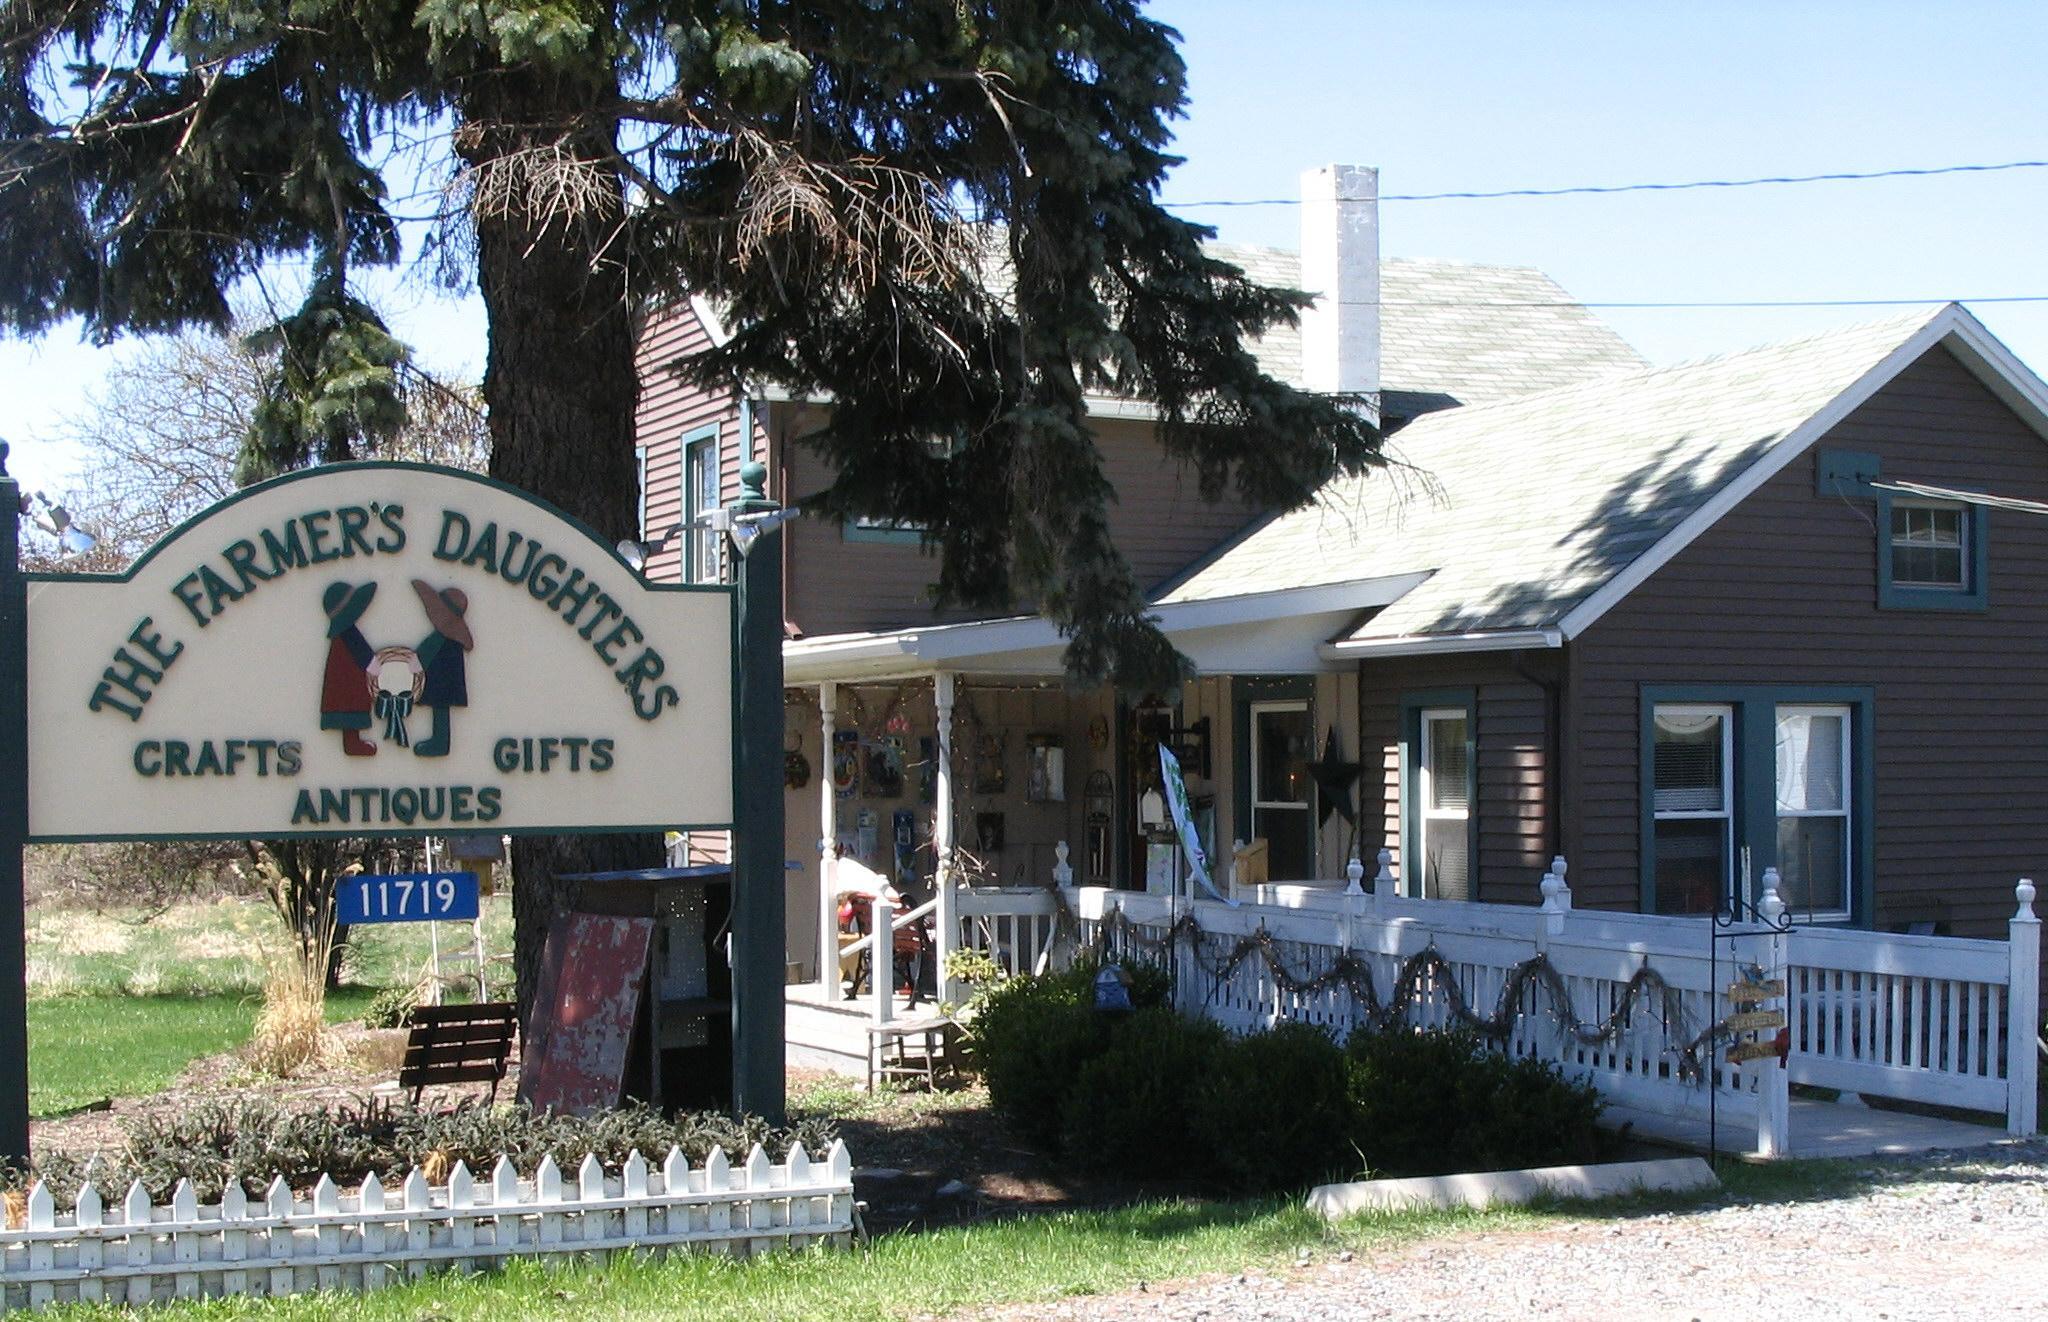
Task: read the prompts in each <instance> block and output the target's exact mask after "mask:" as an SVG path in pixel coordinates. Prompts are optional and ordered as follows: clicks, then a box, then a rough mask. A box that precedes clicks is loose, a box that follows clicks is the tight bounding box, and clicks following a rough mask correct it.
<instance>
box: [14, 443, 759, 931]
mask: <svg viewBox="0 0 2048 1322" xmlns="http://www.w3.org/2000/svg"><path fill="white" fill-rule="evenodd" d="M26 577H27V578H28V580H29V581H28V588H27V595H28V644H27V647H28V668H29V683H28V703H29V742H28V770H29V786H28V814H29V820H28V824H29V831H30V834H31V837H32V838H34V839H38V840H115V839H144V840H149V839H179V838H185V839H211V838H230V839H239V838H242V837H245V836H249V837H260V838H266V839H268V838H275V837H278V836H323V835H324V836H391V835H438V834H446V833H452V834H458V835H459V834H464V833H468V832H477V833H482V834H484V835H487V836H489V837H490V838H491V839H493V840H495V839H496V838H497V837H498V836H500V835H503V834H505V833H507V832H552V831H560V830H588V829H603V830H610V831H630V830H661V829H664V828H670V827H691V826H711V827H724V826H728V825H730V824H731V822H732V819H733V802H734V798H733V789H732V780H733V766H732V754H733V722H732V707H733V688H734V680H733V665H734V642H733V625H734V618H735V617H734V608H733V594H732V590H731V589H730V588H725V587H720V586H706V585H693V586H684V587H679V586H675V585H672V584H651V583H648V582H646V581H645V580H644V579H643V578H642V577H641V576H640V575H639V574H638V573H636V572H635V571H634V570H633V568H632V566H630V565H629V564H628V563H627V562H626V561H624V560H622V559H621V558H620V557H619V554H618V552H617V551H616V550H614V549H613V548H612V547H611V546H609V545H607V544H606V543H604V542H603V541H601V540H599V539H598V538H597V536H596V535H595V534H593V533H592V532H591V531H590V530H589V529H588V528H586V527H584V526H583V525H582V524H579V523H577V522H575V521H574V520H572V519H570V518H569V517H568V516H566V515H564V514H562V513H561V512H560V511H558V510H555V509H552V508H550V507H548V506H546V505H543V504H541V503H540V502H538V501H536V500H534V499H533V498H532V497H530V496H527V495H525V494H524V493H522V492H519V491H515V490H513V489H512V488H510V487H507V486H504V485H501V484H499V483H495V482H492V481H489V480H487V479H485V478H481V477H477V476H474V475H472V474H469V473H459V472H454V471H452V470H449V469H441V468H432V467H427V466H424V465H419V464H398V463H370V464H327V465H322V466H321V467H318V468H313V469H309V470H307V471H305V472H302V473H293V474H290V475H288V476H285V477H281V478H278V479H276V480H274V481H271V482H266V483H263V484H262V485H260V486H254V487H250V488H249V489H248V490H246V491H242V492H239V493H237V494H236V495H234V496H232V497H230V498H229V499H227V500H224V501H222V502H220V503H219V504H217V505H215V506H213V507H211V508H210V509H208V510H206V511H205V512H204V513H202V514H200V515H199V516H197V517H196V518H194V519H193V520H192V521H191V522H189V523H186V524H185V525H183V526H182V527H180V528H178V529H177V530H176V531H174V532H172V533H170V534H169V535H168V536H166V537H165V538H164V539H163V540H162V541H160V542H158V543H157V544H156V545H155V546H154V547H152V548H151V549H150V550H149V552H148V553H147V554H145V555H143V556H141V557H140V558H139V559H137V560H136V561H135V563H134V564H133V565H132V566H131V567H130V568H129V569H128V570H126V571H125V572H123V573H120V574H68V573H38V574H30V575H27V576H26ZM7 755H8V756H10V757H11V756H14V755H15V753H14V750H11V749H10V750H9V751H8V754H7ZM777 966H778V968H779V967H780V964H779V961H778V965H777Z"/></svg>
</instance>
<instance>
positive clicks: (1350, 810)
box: [1308, 726, 1365, 826]
mask: <svg viewBox="0 0 2048 1322" xmlns="http://www.w3.org/2000/svg"><path fill="white" fill-rule="evenodd" d="M1364 769H1365V767H1364V765H1363V764H1362V763H1358V762H1347V761H1345V760H1344V755H1343V753H1342V752H1340V751H1339V750H1338V748H1337V730H1336V727H1334V726H1332V727H1331V729H1330V734H1329V738H1328V739H1326V740H1325V741H1324V742H1323V756H1322V758H1321V759H1320V760H1319V761H1315V762H1311V763H1309V764H1308V774H1309V777H1310V779H1312V780H1314V781H1315V783H1316V800H1317V802H1319V803H1320V804H1321V805H1322V807H1321V809H1320V810H1319V815H1318V816H1317V818H1316V824H1317V825H1319V826H1320V825H1322V824H1324V823H1326V822H1328V821H1329V820H1330V813H1331V811H1332V810H1334V811H1336V812H1337V813H1339V814H1341V815H1342V816H1343V818H1344V820H1345V821H1347V822H1350V823H1351V824H1352V825H1354V826H1355V825H1357V824H1358V808H1357V806H1356V805H1355V804H1353V803H1352V802H1351V782H1353V781H1355V780H1357V779H1358V773H1359V772H1361V771H1363V770H1364Z"/></svg>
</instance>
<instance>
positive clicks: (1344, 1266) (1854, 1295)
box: [977, 1140, 2048, 1322]
mask: <svg viewBox="0 0 2048 1322" xmlns="http://www.w3.org/2000/svg"><path fill="white" fill-rule="evenodd" d="M1858 1169H1859V1170H1860V1171H1861V1172H1862V1177H1863V1178H1862V1179H1861V1180H1860V1181H1859V1186H1860V1187H1858V1188H1857V1189H1855V1190H1853V1191H1850V1192H1847V1193H1844V1194H1841V1195H1837V1196H1828V1197H1817V1198H1812V1199H1808V1200H1800V1201H1789V1202H1774V1203H1741V1202H1736V1201H1734V1200H1733V1199H1723V1200H1722V1201H1721V1202H1720V1203H1719V1204H1709V1205H1706V1206H1703V1207H1701V1208H1699V1209H1698V1210H1695V1211H1689V1212H1680V1213H1658V1214H1640V1215H1633V1216H1626V1217H1623V1218H1621V1219H1616V1220H1586V1221H1571V1222H1567V1223H1562V1224H1558V1225H1554V1226H1547V1227H1545V1228H1542V1229H1539V1230H1531V1231H1525V1232H1511V1233H1500V1232H1495V1233H1491V1234H1479V1233H1468V1234H1458V1235H1452V1236H1446V1237H1438V1238H1433V1239H1429V1240H1424V1241H1418V1242H1415V1243H1411V1244H1406V1245H1402V1246H1399V1247H1394V1248H1388V1249H1384V1250H1373V1251H1367V1252H1362V1253H1358V1254H1356V1255H1352V1254H1348V1253H1335V1252H1331V1251H1321V1252H1319V1253H1318V1254H1317V1255H1316V1256H1314V1257H1312V1258H1309V1259H1304V1260H1303V1261H1302V1262H1299V1263H1296V1264H1295V1265H1294V1266H1292V1267H1282V1268H1278V1269H1274V1270H1269V1271H1253V1272H1247V1273H1245V1274H1243V1275H1239V1276H1221V1277H1210V1278H1204V1279H1199V1280H1192V1281H1171V1282H1162V1283H1155V1284H1151V1285H1149V1286H1147V1287H1146V1288H1144V1289H1141V1290H1136V1291H1132V1292H1129V1293H1126V1294H1119V1295H1101V1296H1093V1297H1084V1298H1075V1299H1071V1300H1065V1301H1061V1302H1059V1303H1053V1304H1034V1305H1030V1306H1027V1307H1022V1308H1012V1309H996V1310H991V1311H989V1312H987V1313H984V1314H979V1315H977V1316H981V1317H988V1318H1005V1319H1012V1318H1088V1319H1098V1318H1106V1319H1133V1318H1145V1319H1195V1318H1207V1319H1225V1318H1258V1319H1268V1318H1270V1319H1276V1320H1279V1322H1311V1320H1313V1322H1329V1320H1334V1319H1352V1318H1442V1319H1458V1322H1471V1320H1472V1319H1476V1318H1525V1317H1538V1316H1543V1317H1559V1318H1588V1319H1603V1320H1605V1319H1612V1320H1613V1322H1624V1320H1625V1322H1638V1320H1639V1319H1648V1318H1679V1319H1685V1318H1700V1319H1741V1320H1742V1322H1768V1320H1769V1319H1778V1318H1783V1319H1805V1318H1823V1319H1826V1322H1845V1320H1846V1319H1863V1318H1885V1319H1908V1318H1969V1319H1976V1318H2022V1317H2035V1318H2048V1253H2044V1251H2043V1247H2042V1245H2043V1238H2042V1232H2043V1230H2044V1228H2048V1144H2044V1143H2042V1142H2040V1141H2038V1140H2037V1141H2035V1142H2032V1143H2028V1144H2025V1145H2009V1146H2001V1147H1998V1148H1993V1149H1987V1150H1979V1151H1976V1152H1972V1153H1960V1154H1939V1153H1929V1154H1923V1155H1921V1156H1917V1157H1913V1158H1895V1159H1870V1160H1868V1161H1866V1162H1864V1163H1862V1165H1861V1166H1859V1168H1858Z"/></svg>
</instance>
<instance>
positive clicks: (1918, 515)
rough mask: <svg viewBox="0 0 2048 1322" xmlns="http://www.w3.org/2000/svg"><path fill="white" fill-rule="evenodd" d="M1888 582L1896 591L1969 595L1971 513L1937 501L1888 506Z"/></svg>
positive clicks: (1892, 503)
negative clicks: (1889, 559)
mask: <svg viewBox="0 0 2048 1322" xmlns="http://www.w3.org/2000/svg"><path fill="white" fill-rule="evenodd" d="M1891 520H1892V526H1891V530H1890V536H1891V543H1892V545H1891V581H1892V583H1893V584H1894V585H1896V586H1898V587H1908V588H1935V589H1947V590H1950V591H1954V592H1968V591H1970V590H1971V588H1972V587H1973V586H1974V585H1973V584H1972V583H1971V582H1970V555H1969V553H1968V552H1969V545H1970V527H1969V523H1970V511H1969V510H1968V509H1967V508H1965V507H1964V506H1962V505H1959V504H1955V503H1952V502H1948V501H1938V500H1901V499H1897V498H1894V499H1893V500H1892V502H1891Z"/></svg>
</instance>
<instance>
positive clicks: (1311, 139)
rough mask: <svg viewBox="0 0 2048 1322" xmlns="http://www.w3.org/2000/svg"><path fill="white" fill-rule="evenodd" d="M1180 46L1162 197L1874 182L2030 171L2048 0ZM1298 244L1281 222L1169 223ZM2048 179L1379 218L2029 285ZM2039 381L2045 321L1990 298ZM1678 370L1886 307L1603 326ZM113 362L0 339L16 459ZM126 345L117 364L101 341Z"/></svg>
mask: <svg viewBox="0 0 2048 1322" xmlns="http://www.w3.org/2000/svg"><path fill="white" fill-rule="evenodd" d="M1151 9H1152V12H1153V14H1154V15H1155V16H1156V17H1158V18H1160V19H1161V20H1163V21H1165V22H1168V23H1170V24H1172V25H1174V26H1175V27H1177V28H1179V29H1180V30H1181V32H1182V33H1183V35H1184V36H1185V38H1186V46H1185V48H1184V53H1185V56H1186V59H1187V62H1188V66H1189V85H1190V95H1191V102H1192V103H1191V106H1190V113H1189V117H1188V118H1187V119H1186V120H1185V121H1183V122H1182V123H1181V124H1180V125H1179V126H1178V150H1179V151H1180V152H1181V153H1182V154H1183V155H1185V156H1186V157H1187V158H1188V161H1187V164H1186V165H1184V166H1183V167H1181V169H1180V170H1178V171H1177V172H1176V173H1175V175H1174V178H1173V180H1172V182H1171V184H1170V185H1169V188H1168V200H1169V201H1197V200H1206V199H1217V198H1223V199H1240V198H1272V197H1278V198H1288V197H1292V196H1293V195H1294V194H1295V192H1296V190H1297V188H1298V179H1299V175H1300V173H1301V171H1302V170H1303V169H1305V168H1307V167H1308V166H1311V165H1314V164H1319V163H1326V162H1343V163H1354V164H1364V165H1377V166H1379V167H1380V168H1381V171H1382V173H1381V189H1382V191H1383V192H1386V193H1424V192H1438V191H1446V190H1453V189H1492V188H1514V187H1557V186H1569V185H1582V184H1625V183H1634V182H1654V181H1675V180H1687V179H1711V178H1739V177H1750V176H1756V175H1774V174H1813V173H1825V172H1835V171H1862V170H1882V169H1891V168H1898V167H1912V166H1936V165H1950V164H1963V163H1972V162H1997V161H2016V160H2031V159H2042V158H2048V96H2044V95H2042V93H2041V90H2040V88H2041V81H2040V72H2039V70H2040V60H2041V58H2042V55H2043V53H2044V52H2048V5H2041V4H2033V3H1988V2H1984V3H1970V4H1946V5H1932V4H1926V3H1924V0H1923V2H1921V3H1894V2H1892V0H1859V2H1858V3H1818V2H1808V3H1792V4H1788V3H1782V2H1781V3H1714V2H1712V0H1695V3H1691V4H1688V5H1683V6H1680V5H1665V4H1644V3H1604V2H1602V3H1596V2H1594V0H1577V2H1573V3H1566V2H1564V0H1554V2H1553V3H1530V2H1529V0H1522V2H1521V3H1481V2H1478V0H1435V2H1430V3H1425V2H1424V0H1408V2H1404V3H1393V2H1391V0H1379V2H1372V0H1367V2H1361V3H1348V2H1346V0H1255V2H1251V3H1247V2H1246V0H1157V2H1156V3H1154V4H1153V5H1152V7H1151ZM1184 214H1187V215H1189V216H1191V217H1193V218H1196V219H1200V220H1202V221H1204V222H1206V223H1210V224H1213V225H1215V226H1216V227H1217V228H1218V229H1219V231H1220V232H1221V234H1222V236H1223V237H1224V238H1226V239H1231V240H1236V241H1241V242H1252V243H1272V244H1278V245H1284V246H1289V247H1291V246H1293V245H1294V243H1295V241H1296V238H1295V236H1296V226H1297V224H1298V222H1297V219H1296V216H1295V210H1294V208H1293V207H1291V206H1275V207H1253V208H1230V209H1215V210H1198V211H1188V212H1186V213H1184ZM2044 219H2048V170H2030V171H2015V172H2011V173H2005V174H1987V175H1975V176H1972V175H1962V176H1946V177H1942V178H1935V179H1918V180H1915V179H1902V180H1884V181H1873V182H1863V183H1833V184H1809V185H1803V186H1795V187H1779V188H1748V189H1731V190H1725V191H1717V192H1688V193H1674V194H1638V195H1625V196H1620V197H1588V198H1556V199H1528V200H1499V201H1472V202H1431V203H1423V202H1413V203H1388V204H1387V205H1386V206H1385V207H1384V209H1383V212H1382V224H1383V229H1382V235H1383V237H1382V246H1383V249H1384V251H1385V252H1386V253H1388V254H1389V255H1395V256H1415V257H1452V258H1463V259H1467V260H1472V261H1486V262H1507V263H1517V264H1525V265H1531V266H1538V267H1541V268H1543V269H1544V270H1546V271H1548V272H1550V273H1551V274H1552V275H1553V276H1554V277H1555V278H1557V279H1558V281H1559V282H1561V283H1562V284H1563V285H1564V286H1565V288H1567V289H1568V290H1570V291H1571V292H1572V293H1573V294H1575V295H1576V296H1578V297H1580V298H1582V299H1586V300H1589V301H1654V300H1673V301H1685V300H1728V299H1830V298H1892V297H1899V298H1929V299H1939V298H1950V297H1960V298H1969V297H1992V296H1999V295H2014V294H2044V295H2048V246H2044V243H2043V234H2044V224H2043V221H2044ZM368 292H369V293H371V295H372V296H373V297H375V298H378V299H379V300H380V301H381V302H382V303H383V305H384V306H385V307H386V310H387V314H388V315H389V316H390V317H391V319H392V321H393V323H394V325H395V326H396V327H397V329H398V330H399V332H400V333H401V334H402V335H404V336H405V337H406V338H407V339H408V340H410V341H411V342H412V343H413V344H414V346H415V348H416V350H417V351H418V352H419V353H420V355H421V356H422V357H423V358H424V359H425V360H426V361H427V362H428V363H429V364H431V365H433V366H435V367H436V368H438V369H440V370H443V371H446V372H452V373H456V374H461V375H473V374H475V373H478V372H480V371H481V368H482V364H483V356H484V339H483V327H482V319H481V315H480V310H479V308H478V306H477V304H476V302H475V300H474V299H473V298H472V299H467V300H454V299H450V298H448V297H446V296H443V295H440V294H438V293H437V292H436V291H434V290H433V289H431V288H429V287H428V286H427V282H425V281H424V280H423V279H419V278H417V277H415V278H410V279H397V278H394V279H389V280H381V281H379V282H377V284H376V286H374V287H372V288H370V289H369V290H368ZM1977 312H1978V315H1979V316H1980V317H1982V319H1983V320H1984V321H1985V323H1986V324H1987V325H1988V326H1990V328H1991V329H1992V330H1993V331H1994V332H1995V333H1997V334H1998V335H2000V336H2001V337H2003V338H2004V339H2005V340H2006V342H2007V343H2008V344H2010V345H2011V346H2012V347H2013V348H2014V350H2016V351H2017V352H2018V353H2019V354H2020V356H2021V357H2022V358H2024V359H2025V360H2027V361H2028V362H2029V363H2031V364H2033V365H2034V366H2035V367H2036V368H2037V369H2043V370H2048V304H2038V305H2020V306H2006V307H1999V306H1984V307H1981V308H1978V309H1977ZM1603 315H1605V316H1607V317H1608V318H1609V320H1610V321H1611V322H1612V323H1613V324H1614V325H1615V326H1616V327H1617V328H1618V329H1619V330H1620V331H1621V332H1622V333H1623V334H1624V335H1625V336H1626V337H1627V338H1628V339H1629V340H1630V341H1632V342H1633V343H1634V344H1636V345H1637V346H1638V347H1639V348H1640V349H1642V350H1643V351H1644V352H1645V353H1646V354H1647V355H1648V356H1649V357H1650V358H1652V359H1653V360H1655V361H1659V362H1670V361H1677V360H1680V359H1684V358H1689V357H1697V356H1699V355H1702V354H1707V353H1714V352H1719V351H1722V350H1726V349H1732V348H1740V347H1742V346H1745V345H1749V344H1755V343H1761V342H1765V341H1769V340H1773V339H1780V338H1784V337H1787V336H1792V335H1797V334H1800V333H1804V332H1807V331H1811V330H1815V329H1820V328H1824V327H1827V326H1831V325H1840V324H1845V323H1848V322H1852V321H1857V320H1863V319H1868V318H1871V317H1876V316H1881V315H1884V310H1883V309H1876V310H1857V309H1845V308H1822V309H1797V310H1762V309H1746V310H1733V309H1712V310H1697V309H1683V310H1656V311H1647V310H1646V311H1623V310H1615V311H1609V312H1605V313H1603ZM109 352H110V351H106V350H96V349H92V348H89V347H84V346H80V345H79V344H78V343H77V336H76V333H75V332H69V333H67V332H65V331H62V330H60V331H57V332H55V333H53V334H52V335H50V336H48V337H45V339H44V340H43V341H42V342H41V343H38V344H23V343H21V342H18V341H10V340H0V399H5V400H6V401H7V405H6V407H5V409H4V411H0V435H4V436H6V437H7V438H8V439H10V440H12V441H14V442H15V443H16V456H17V457H16V461H15V464H14V468H15V471H16V472H17V474H19V475H20V476H21V477H22V478H23V479H24V481H25V482H26V483H28V484H29V485H31V486H34V485H46V486H51V487H53V488H54V487H57V486H61V484H62V476H63V472H64V470H65V468H66V467H67V466H68V465H69V463H70V462H71V461H72V459H73V457H74V456H72V454H71V453H70V452H69V451H67V450H66V449H64V448H62V447H59V446H55V445H51V444H49V443H48V442H47V438H48V437H50V436H51V435H52V434H53V433H54V432H55V430H56V425H57V422H58V420H59V419H60V418H62V417H63V416H65V415H66V414H67V413H75V412H77V411H78V408H79V406H80V402H81V400H80V396H81V394H82V392H85V391H87V390H90V389H91V388H92V386H93V384H94V382H95V381H96V380H97V379H98V377H99V375H100V374H101V373H102V372H103V371H104V370H105V364H106V362H107V361H108V355H109ZM111 352H113V353H118V352H119V350H118V349H116V350H113V351H111Z"/></svg>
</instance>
